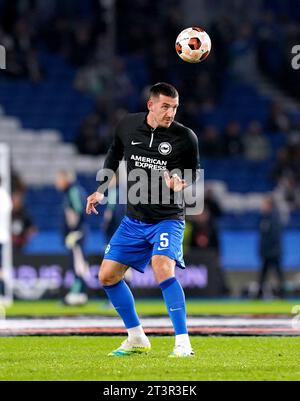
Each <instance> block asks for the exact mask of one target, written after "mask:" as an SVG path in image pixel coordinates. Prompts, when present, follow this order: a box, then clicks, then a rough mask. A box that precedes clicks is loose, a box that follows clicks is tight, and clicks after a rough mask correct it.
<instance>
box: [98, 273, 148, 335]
mask: <svg viewBox="0 0 300 401" xmlns="http://www.w3.org/2000/svg"><path fill="white" fill-rule="evenodd" d="M103 289H104V291H105V292H106V295H107V296H108V298H109V300H110V301H111V303H112V304H113V306H114V307H115V309H116V311H117V312H118V314H119V315H120V317H121V319H122V320H123V322H124V324H125V327H126V329H131V328H132V327H137V326H139V325H140V321H139V318H138V315H137V313H136V310H135V306H134V298H133V295H132V292H131V291H130V288H129V287H128V285H127V284H126V283H125V281H124V280H121V281H119V282H118V283H117V284H114V285H108V286H103Z"/></svg>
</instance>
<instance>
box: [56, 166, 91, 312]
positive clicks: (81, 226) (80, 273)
mask: <svg viewBox="0 0 300 401" xmlns="http://www.w3.org/2000/svg"><path fill="white" fill-rule="evenodd" d="M55 186H56V188H57V190H59V191H61V192H63V211H64V227H63V236H64V243H65V246H66V248H67V249H68V250H69V268H71V269H72V270H73V271H74V275H75V280H74V283H73V284H72V286H71V289H70V292H69V293H68V294H67V295H66V296H65V298H64V302H65V303H66V304H67V305H83V304H85V303H86V302H87V300H88V297H87V291H86V284H85V281H84V277H85V276H86V274H87V273H88V264H87V262H86V260H85V256H84V242H85V237H86V231H87V227H86V222H85V200H86V193H85V191H84V189H83V188H82V187H81V186H80V185H79V184H78V183H77V182H76V176H75V174H73V173H72V172H71V171H64V170H61V171H59V172H58V173H57V175H56V180H55Z"/></svg>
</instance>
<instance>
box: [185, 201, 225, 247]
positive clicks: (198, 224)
mask: <svg viewBox="0 0 300 401" xmlns="http://www.w3.org/2000/svg"><path fill="white" fill-rule="evenodd" d="M191 222H192V237H191V246H192V247H195V248H198V249H213V250H215V251H216V252H217V253H219V238H218V232H217V228H216V224H215V221H214V219H213V218H212V215H211V213H210V211H209V210H208V208H207V207H205V208H204V210H203V212H202V213H201V214H198V215H197V216H195V217H194V218H193V219H192V220H191Z"/></svg>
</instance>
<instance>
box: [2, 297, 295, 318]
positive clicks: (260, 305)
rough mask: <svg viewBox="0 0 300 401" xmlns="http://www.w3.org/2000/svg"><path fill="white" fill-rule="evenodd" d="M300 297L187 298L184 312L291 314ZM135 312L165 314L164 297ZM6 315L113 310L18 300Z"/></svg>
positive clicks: (98, 303) (110, 311) (145, 302)
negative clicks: (288, 298) (292, 298)
mask: <svg viewBox="0 0 300 401" xmlns="http://www.w3.org/2000/svg"><path fill="white" fill-rule="evenodd" d="M298 304H300V300H294V301H292V300H289V301H279V300H278V301H274V300H273V301H247V300H245V301H239V300H229V301H227V300H209V301H208V300H187V314H188V315H190V316H193V315H194V316H196V315H236V314H259V313H266V314H277V313H283V314H290V313H291V311H292V307H293V306H294V305H298ZM136 307H137V311H138V313H139V314H140V315H141V316H142V315H152V316H163V315H166V314H167V312H166V307H165V304H164V302H163V300H138V301H137V302H136ZM6 313H7V316H18V315H19V316H20V315H26V316H29V315H32V316H44V315H47V316H61V315H63V314H65V315H69V316H70V315H78V314H85V315H89V314H93V315H108V316H116V315H117V314H116V312H115V311H114V310H113V309H112V308H109V307H108V306H107V304H106V303H105V302H104V301H103V300H99V301H90V302H89V303H88V304H87V305H85V306H81V307H67V306H64V305H63V304H62V303H60V302H57V301H27V302H25V301H17V302H15V303H14V305H13V306H12V307H10V308H8V309H7V311H6Z"/></svg>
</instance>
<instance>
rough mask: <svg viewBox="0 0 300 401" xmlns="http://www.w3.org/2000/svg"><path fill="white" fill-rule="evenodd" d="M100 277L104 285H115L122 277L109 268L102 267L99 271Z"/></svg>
mask: <svg viewBox="0 0 300 401" xmlns="http://www.w3.org/2000/svg"><path fill="white" fill-rule="evenodd" d="M98 279H99V281H100V283H101V284H102V285H105V286H106V285H114V284H117V282H118V281H120V278H119V277H118V276H116V274H115V273H113V272H111V271H109V270H107V269H103V268H100V270H99V273H98Z"/></svg>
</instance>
